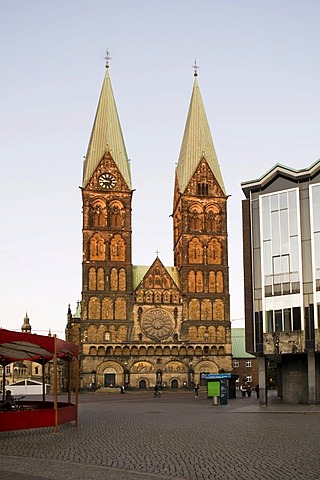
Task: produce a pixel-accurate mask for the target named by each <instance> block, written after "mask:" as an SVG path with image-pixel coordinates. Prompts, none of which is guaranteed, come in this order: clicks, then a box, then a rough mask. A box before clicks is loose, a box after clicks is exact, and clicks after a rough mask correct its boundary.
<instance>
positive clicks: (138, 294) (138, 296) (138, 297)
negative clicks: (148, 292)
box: [136, 290, 143, 303]
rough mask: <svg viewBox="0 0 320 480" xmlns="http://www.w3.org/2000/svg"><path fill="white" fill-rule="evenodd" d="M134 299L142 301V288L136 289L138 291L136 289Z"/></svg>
mask: <svg viewBox="0 0 320 480" xmlns="http://www.w3.org/2000/svg"><path fill="white" fill-rule="evenodd" d="M136 301H137V302H138V303H142V302H143V290H138V291H137V295H136Z"/></svg>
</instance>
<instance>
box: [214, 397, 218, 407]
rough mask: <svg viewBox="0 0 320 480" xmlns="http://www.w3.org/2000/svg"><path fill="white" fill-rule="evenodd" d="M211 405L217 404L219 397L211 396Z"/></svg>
mask: <svg viewBox="0 0 320 480" xmlns="http://www.w3.org/2000/svg"><path fill="white" fill-rule="evenodd" d="M213 405H219V397H216V396H214V397H213Z"/></svg>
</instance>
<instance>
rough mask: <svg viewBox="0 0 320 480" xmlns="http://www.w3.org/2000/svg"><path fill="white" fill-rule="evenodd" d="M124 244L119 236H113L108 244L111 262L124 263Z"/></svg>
mask: <svg viewBox="0 0 320 480" xmlns="http://www.w3.org/2000/svg"><path fill="white" fill-rule="evenodd" d="M125 251H126V248H125V242H124V240H123V238H122V237H121V235H115V236H114V237H113V238H112V240H111V242H110V260H111V261H112V262H124V260H125Z"/></svg>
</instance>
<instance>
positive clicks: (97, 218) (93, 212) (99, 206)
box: [89, 200, 106, 227]
mask: <svg viewBox="0 0 320 480" xmlns="http://www.w3.org/2000/svg"><path fill="white" fill-rule="evenodd" d="M89 223H90V226H93V227H103V226H105V224H106V208H105V204H104V202H103V201H102V200H95V201H94V202H92V204H91V205H90V210H89Z"/></svg>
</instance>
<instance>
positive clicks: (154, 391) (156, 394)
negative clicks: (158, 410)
mask: <svg viewBox="0 0 320 480" xmlns="http://www.w3.org/2000/svg"><path fill="white" fill-rule="evenodd" d="M153 396H154V397H160V389H159V385H158V384H157V383H156V384H155V386H154V389H153Z"/></svg>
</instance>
